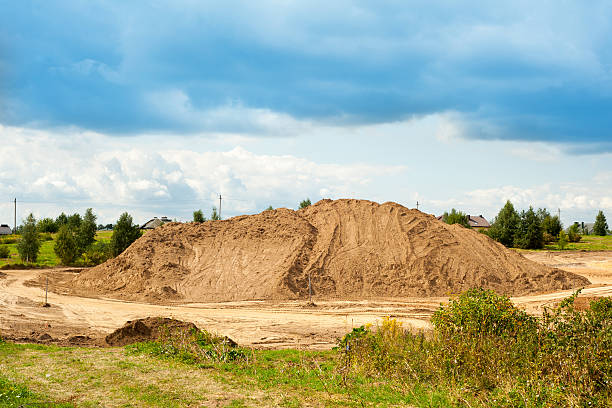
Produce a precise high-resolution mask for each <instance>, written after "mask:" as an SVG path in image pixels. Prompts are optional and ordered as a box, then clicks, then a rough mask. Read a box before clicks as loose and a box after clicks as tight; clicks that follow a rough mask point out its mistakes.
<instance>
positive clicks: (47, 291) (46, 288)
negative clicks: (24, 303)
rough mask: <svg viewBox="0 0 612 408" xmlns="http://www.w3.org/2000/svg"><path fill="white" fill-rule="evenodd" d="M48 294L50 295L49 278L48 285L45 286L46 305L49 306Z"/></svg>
mask: <svg viewBox="0 0 612 408" xmlns="http://www.w3.org/2000/svg"><path fill="white" fill-rule="evenodd" d="M47 293H49V277H48V276H47V283H46V285H45V305H48V304H49V302H47Z"/></svg>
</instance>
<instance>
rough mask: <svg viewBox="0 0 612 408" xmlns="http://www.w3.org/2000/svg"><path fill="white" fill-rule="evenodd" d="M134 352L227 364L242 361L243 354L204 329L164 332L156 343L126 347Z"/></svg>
mask: <svg viewBox="0 0 612 408" xmlns="http://www.w3.org/2000/svg"><path fill="white" fill-rule="evenodd" d="M127 349H128V350H130V351H131V352H136V353H143V352H144V353H147V354H150V355H153V356H156V357H161V358H169V359H174V360H179V361H182V362H184V363H188V364H205V363H207V362H230V361H237V360H243V359H245V358H246V354H245V352H244V351H243V350H242V349H240V348H238V347H237V345H236V344H235V343H233V342H232V341H231V340H229V339H228V338H227V337H221V336H216V335H214V334H212V333H209V332H207V331H205V330H174V331H170V330H165V331H164V332H162V334H161V336H160V337H159V339H158V340H157V341H153V342H145V343H137V344H134V345H131V346H127Z"/></svg>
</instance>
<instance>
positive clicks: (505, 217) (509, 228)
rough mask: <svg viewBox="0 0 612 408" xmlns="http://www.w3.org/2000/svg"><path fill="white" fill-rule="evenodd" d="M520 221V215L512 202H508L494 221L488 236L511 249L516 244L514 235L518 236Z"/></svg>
mask: <svg viewBox="0 0 612 408" xmlns="http://www.w3.org/2000/svg"><path fill="white" fill-rule="evenodd" d="M519 221H520V218H519V215H518V214H517V212H516V210H515V209H514V206H513V205H512V203H511V202H510V200H508V201H506V204H505V205H504V207H503V208H502V209H501V210H500V211H499V214H497V217H495V219H494V220H493V223H492V224H491V228H490V229H489V232H488V235H489V236H490V237H491V238H493V239H494V240H496V241H498V242H501V243H502V244H503V245H505V246H506V247H511V246H512V245H513V244H514V235H515V234H516V230H517V228H518V224H519Z"/></svg>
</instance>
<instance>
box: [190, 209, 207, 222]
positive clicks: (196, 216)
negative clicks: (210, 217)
mask: <svg viewBox="0 0 612 408" xmlns="http://www.w3.org/2000/svg"><path fill="white" fill-rule="evenodd" d="M204 221H206V217H204V213H203V212H202V210H196V211H194V212H193V222H204Z"/></svg>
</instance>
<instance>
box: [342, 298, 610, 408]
mask: <svg viewBox="0 0 612 408" xmlns="http://www.w3.org/2000/svg"><path fill="white" fill-rule="evenodd" d="M577 295H578V293H576V294H574V296H572V297H571V298H569V299H568V300H566V301H564V302H562V303H561V304H560V305H559V306H558V307H557V308H555V309H553V310H547V311H545V313H544V316H543V318H542V319H540V320H536V319H535V318H533V317H531V316H528V315H527V314H526V313H524V312H523V311H521V310H518V309H517V308H515V307H514V306H512V304H511V303H510V301H509V299H508V298H507V297H504V296H499V295H497V294H495V293H494V292H491V291H487V290H482V289H473V290H470V291H468V292H466V293H464V294H462V295H461V296H459V297H458V298H455V299H452V300H451V301H450V303H449V304H448V305H445V306H442V307H441V308H440V309H439V310H438V311H437V312H436V313H435V315H434V317H433V318H432V323H433V324H434V331H433V333H432V334H431V335H425V334H423V333H418V334H413V333H410V332H407V331H404V330H403V328H402V327H401V324H399V323H398V322H395V321H394V320H392V319H384V320H383V323H382V325H381V326H380V327H379V328H378V330H373V329H372V328H370V327H367V326H362V327H360V328H358V329H354V330H353V332H351V333H349V334H348V335H347V336H345V337H344V338H343V339H342V340H340V342H339V346H340V347H338V349H337V350H338V352H339V353H340V356H339V357H340V363H341V365H340V372H341V374H342V378H343V381H344V382H345V383H347V382H349V381H351V378H352V377H351V375H356V376H355V377H353V378H355V380H354V381H355V383H356V385H358V384H359V381H360V380H359V376H363V375H366V376H369V377H382V378H386V379H395V380H397V382H398V383H399V384H405V383H407V382H420V383H425V384H426V385H429V386H433V387H439V386H441V385H443V386H448V387H451V388H452V389H454V390H457V394H458V398H459V400H460V401H462V403H461V404H460V405H464V404H463V403H467V406H470V404H469V403H468V401H467V400H468V399H474V398H475V399H476V400H477V402H478V405H483V406H491V405H495V406H508V407H510V406H591V407H595V406H609V405H610V402H612V389H611V387H610V381H612V365H611V364H610V361H612V300H611V299H609V298H604V299H599V300H597V301H595V302H591V306H590V309H588V310H586V311H578V310H576V309H575V308H574V307H573V303H574V300H575V298H576V296H577Z"/></svg>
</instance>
